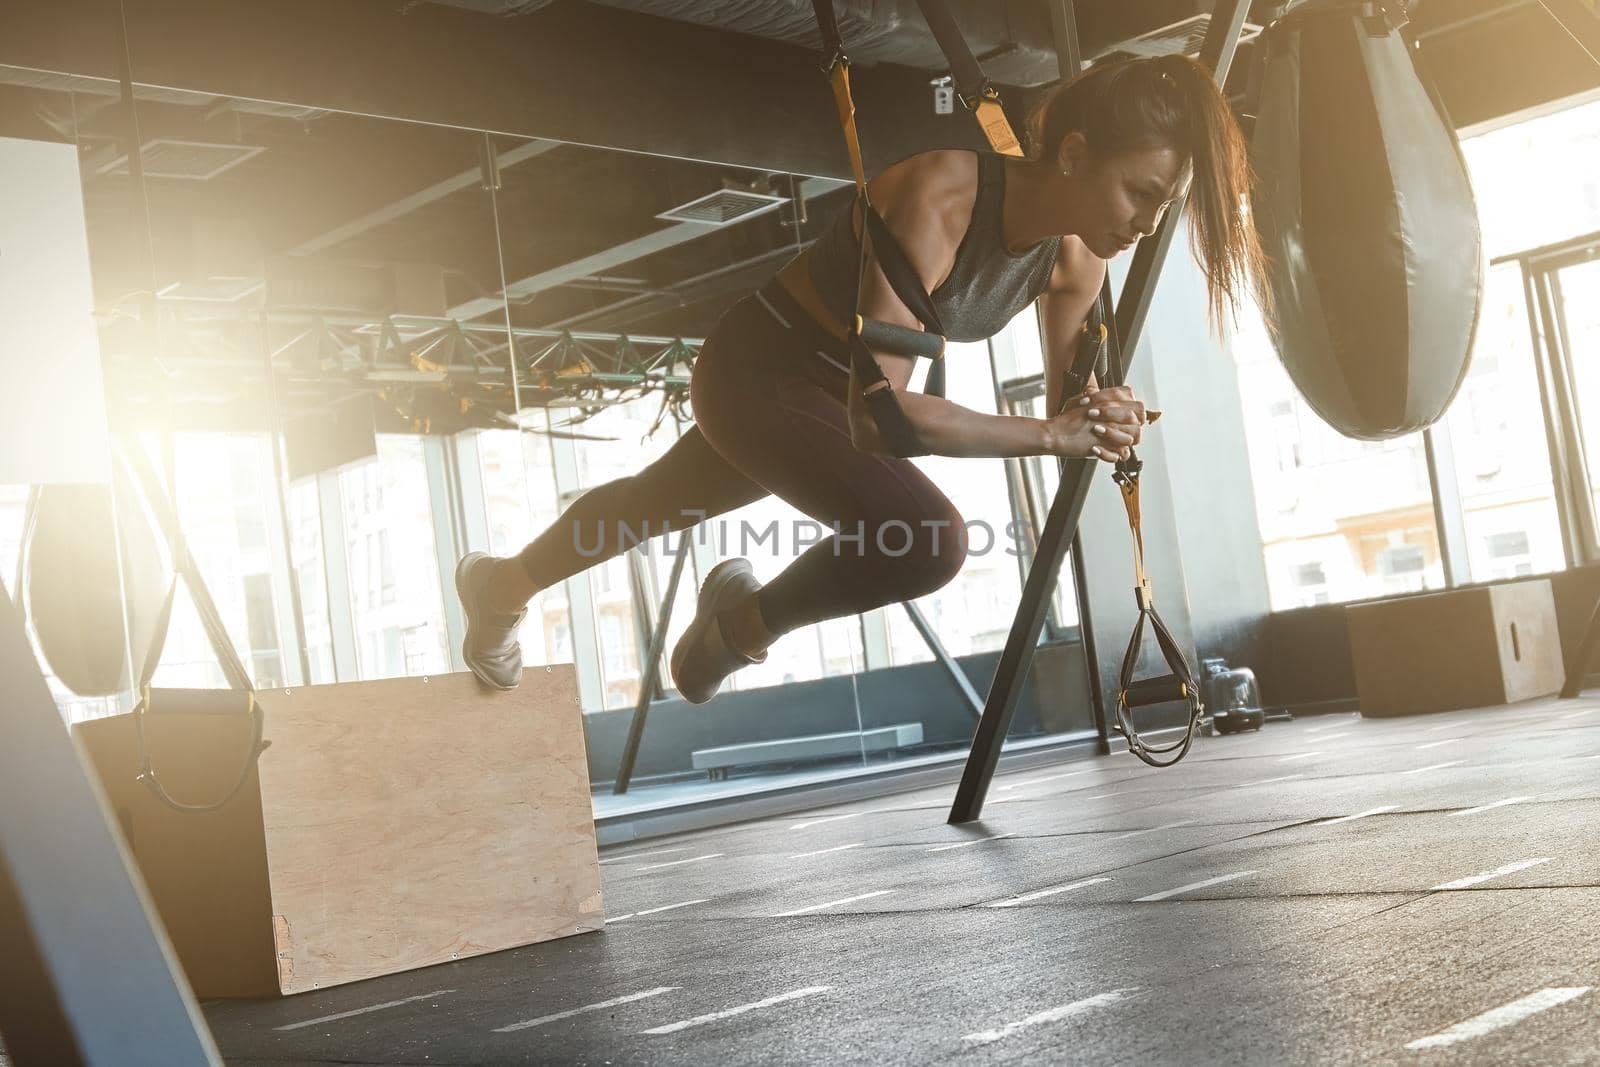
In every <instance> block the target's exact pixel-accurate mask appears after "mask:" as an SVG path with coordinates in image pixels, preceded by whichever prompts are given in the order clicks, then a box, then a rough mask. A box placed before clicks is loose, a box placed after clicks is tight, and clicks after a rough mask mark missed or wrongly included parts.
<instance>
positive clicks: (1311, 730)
mask: <svg viewBox="0 0 1600 1067" xmlns="http://www.w3.org/2000/svg"><path fill="white" fill-rule="evenodd" d="M1349 725H1350V724H1349V723H1346V722H1325V723H1323V724H1322V725H1321V726H1307V727H1306V733H1308V734H1320V733H1321V732H1322V731H1324V730H1337V729H1339V728H1340V727H1343V726H1349Z"/></svg>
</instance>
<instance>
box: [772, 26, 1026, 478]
mask: <svg viewBox="0 0 1600 1067" xmlns="http://www.w3.org/2000/svg"><path fill="white" fill-rule="evenodd" d="M919 4H920V6H921V7H922V11H923V15H924V16H925V17H926V18H927V20H928V25H929V27H930V28H931V29H932V30H933V33H934V36H935V37H936V38H937V39H938V41H939V47H940V48H941V49H942V50H943V51H944V53H945V57H946V59H948V60H949V62H950V67H951V73H952V75H953V76H954V78H955V80H956V83H957V86H958V89H959V92H960V95H961V99H962V102H963V103H964V104H965V105H966V106H967V107H968V108H969V109H971V110H972V111H973V113H974V114H975V115H976V116H977V119H978V123H979V125H980V126H981V127H982V128H983V131H984V136H985V137H986V138H988V140H989V143H990V145H991V146H992V147H993V148H994V150H995V151H996V152H1000V153H1002V154H1004V155H1012V156H1020V155H1022V149H1021V147H1020V146H1019V145H1018V143H1017V139H1016V137H1015V135H1013V134H1012V132H1011V127H1010V124H1009V123H1007V122H1006V118H1005V112H1004V111H1003V110H1002V108H1001V106H1000V94H999V93H998V92H996V91H995V89H994V87H993V86H992V85H991V84H990V83H989V81H988V79H986V78H985V77H984V76H983V69H982V68H981V67H980V66H979V65H978V61H977V60H976V59H974V58H973V56H972V52H971V50H970V49H968V48H967V45H966V41H965V40H964V39H963V38H962V37H961V32H960V29H959V28H958V27H957V26H956V24H955V21H954V20H953V19H952V18H951V17H950V12H949V10H948V9H946V7H945V5H944V4H943V2H942V0H919ZM811 6H812V9H813V10H814V11H815V12H816V17H817V28H818V30H819V31H820V32H821V34H822V69H823V71H824V72H825V73H826V74H827V75H828V81H829V82H830V83H831V84H832V86H833V99H834V105H835V107H836V108H837V109H838V113H839V126H840V128H841V129H842V130H843V131H844V139H845V147H846V148H847V149H848V151H849V153H850V170H851V173H852V175H853V177H854V178H855V185H856V197H855V204H854V206H853V207H852V208H851V211H852V214H853V213H854V212H855V211H857V210H859V211H860V213H861V255H860V259H859V261H858V263H857V268H856V301H855V310H854V312H853V313H852V315H851V319H852V321H851V322H849V323H847V324H846V329H845V338H844V340H845V344H846V345H847V347H848V348H849V351H850V362H851V365H852V366H853V368H854V369H855V373H856V378H857V381H858V382H859V383H860V385H861V393H862V397H863V399H864V400H865V401H866V404H867V410H868V411H869V412H870V413H871V415H872V420H873V423H874V424H875V425H876V426H877V428H878V433H879V435H880V436H881V437H882V438H883V441H884V443H885V444H886V445H887V446H888V449H889V451H890V453H891V454H893V455H896V456H902V457H910V456H921V455H927V453H928V449H927V447H926V446H925V445H924V444H923V443H922V442H921V440H919V439H918V437H917V433H916V430H915V429H914V428H913V427H912V425H911V422H910V420H909V419H907V418H906V415H905V411H904V410H903V409H902V408H901V407H900V402H899V400H898V399H897V398H896V396H895V391H894V388H893V387H892V386H891V384H890V383H889V380H888V378H887V377H886V376H885V375H884V373H883V368H882V367H880V366H879V365H878V361H877V360H876V359H875V358H873V355H872V351H873V349H876V350H878V351H883V352H892V353H895V354H896V355H905V356H923V357H926V358H928V359H931V360H932V361H933V365H932V366H931V367H930V368H928V378H927V382H926V384H925V385H924V387H923V392H925V393H927V394H929V395H932V396H941V397H942V396H944V393H945V374H944V362H943V357H944V346H945V330H944V325H943V324H942V323H941V322H940V320H939V312H938V309H937V308H935V307H934V304H933V298H932V297H931V296H929V295H928V290H927V289H926V288H924V287H923V285H922V280H921V279H920V278H919V277H918V276H917V272H916V269H915V268H914V267H912V265H911V263H910V261H909V260H908V259H907V258H906V254H905V251H904V250H903V249H902V248H901V247H900V243H899V242H898V241H896V240H895V239H894V235H893V234H892V233H890V232H889V227H888V225H887V224H886V223H885V222H884V221H883V216H882V215H880V214H879V213H878V210H877V208H875V207H873V205H872V202H871V200H870V198H869V197H868V195H867V176H866V167H865V165H864V164H863V162H862V159H861V142H860V139H859V137H858V136H857V133H856V118H855V101H854V99H853V98H852V96H851V93H850V59H849V57H848V56H846V55H845V52H844V40H843V38H842V37H841V36H840V34H839V23H838V20H837V19H836V18H835V16H834V10H833V0H812V4H811ZM869 248H870V249H871V250H872V252H873V253H875V256H876V259H877V262H878V266H879V267H880V268H881V269H882V270H883V275H884V278H885V279H887V280H888V282H889V287H890V288H891V289H893V290H894V293H895V295H896V296H897V297H899V298H900V302H901V303H903V304H904V305H905V306H906V309H907V310H908V311H910V312H911V313H912V314H913V315H915V316H916V317H917V320H918V321H919V322H921V323H922V325H923V329H922V330H920V331H919V330H911V329H907V328H906V327H904V326H899V325H896V324H894V323H889V322H880V321H878V320H876V319H869V318H866V317H865V316H863V315H862V314H861V293H862V290H863V288H864V287H865V285H866V273H867V271H866V267H867V253H868V249H869ZM790 288H791V289H793V288H795V287H794V286H790ZM796 295H797V296H798V295H800V294H798V293H797V294H796ZM802 302H803V303H804V301H803V300H802Z"/></svg>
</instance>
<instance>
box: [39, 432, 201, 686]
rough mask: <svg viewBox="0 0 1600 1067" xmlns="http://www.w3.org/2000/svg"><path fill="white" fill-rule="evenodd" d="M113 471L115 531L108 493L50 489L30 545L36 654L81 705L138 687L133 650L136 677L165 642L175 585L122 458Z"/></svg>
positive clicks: (43, 493)
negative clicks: (162, 631) (163, 622)
mask: <svg viewBox="0 0 1600 1067" xmlns="http://www.w3.org/2000/svg"><path fill="white" fill-rule="evenodd" d="M136 447H137V446H136ZM113 468H114V470H115V478H116V489H117V499H116V509H115V515H116V522H115V523H113V521H112V515H113V509H112V501H111V487H110V485H109V484H107V485H48V486H45V487H44V488H43V489H41V490H40V492H39V500H38V506H37V510H36V511H35V514H34V518H33V530H32V532H31V536H30V537H29V539H28V541H27V543H26V545H25V551H26V552H27V571H26V577H25V582H26V589H27V610H28V616H29V621H31V622H32V623H33V629H34V633H35V634H36V635H37V636H38V639H39V650H40V651H41V652H43V653H44V658H45V659H46V661H48V662H49V664H50V669H51V671H53V672H54V673H55V675H56V677H57V678H59V679H60V680H61V682H62V684H64V685H65V686H66V687H67V688H68V689H71V690H72V691H73V692H74V693H77V694H78V695H79V696H110V695H112V694H114V693H120V692H125V691H126V690H128V689H129V688H131V687H132V686H134V685H135V684H137V682H138V678H137V677H130V674H129V670H128V651H129V648H128V646H131V650H132V653H133V665H132V666H133V672H134V673H135V674H137V673H138V672H140V671H141V670H142V669H143V667H144V663H145V658H146V656H147V655H148V654H149V651H150V648H151V646H152V645H153V644H154V643H155V641H156V640H158V639H159V636H160V635H158V633H157V629H158V622H159V617H160V614H161V608H162V605H163V604H164V603H165V602H166V597H167V590H168V588H169V587H170V585H171V581H172V578H171V573H172V572H171V570H170V569H169V568H168V566H167V563H166V560H165V559H164V558H163V557H162V554H161V548H160V544H159V541H158V535H157V533H156V531H155V529H154V528H153V527H152V524H151V522H150V520H149V519H148V518H147V516H146V514H145V511H144V506H143V500H142V497H141V496H140V494H139V493H138V491H137V490H136V489H135V488H134V484H133V479H131V478H130V477H128V476H127V474H126V473H124V471H123V467H122V463H121V461H120V458H119V459H118V460H117V461H116V462H115V463H114V464H113ZM119 529H120V531H121V538H120V540H121V548H122V558H121V560H120V561H119V560H118V558H117V542H118V540H119V538H118V537H117V533H116V531H117V530H119ZM119 564H120V565H119ZM119 577H120V579H121V581H119ZM124 588H126V590H127V602H126V611H127V618H128V626H127V630H128V631H129V633H130V636H129V637H128V638H124V626H123V612H124V602H123V593H122V590H123V589H124Z"/></svg>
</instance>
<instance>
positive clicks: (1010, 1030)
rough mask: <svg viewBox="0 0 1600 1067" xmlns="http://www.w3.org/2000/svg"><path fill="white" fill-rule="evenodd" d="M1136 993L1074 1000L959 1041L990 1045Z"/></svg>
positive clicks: (1129, 991) (1114, 992) (1122, 991)
mask: <svg viewBox="0 0 1600 1067" xmlns="http://www.w3.org/2000/svg"><path fill="white" fill-rule="evenodd" d="M1138 991H1139V990H1138V989H1137V988H1133V989H1113V990H1112V991H1111V992H1109V993H1101V994H1099V995H1098V996H1093V997H1086V998H1084V999H1083V1000H1075V1001H1073V1002H1072V1003H1071V1004H1063V1005H1061V1007H1059V1008H1050V1009H1048V1010H1046V1011H1041V1012H1038V1013H1037V1014H1034V1015H1030V1016H1028V1017H1027V1018H1026V1019H1018V1020H1017V1021H1016V1022H1014V1023H1007V1024H1006V1025H1004V1026H1002V1027H1001V1028H1000V1029H998V1030H982V1031H980V1032H978V1033H976V1034H966V1035H964V1036H963V1037H962V1038H961V1040H963V1041H970V1042H972V1043H973V1044H975V1045H987V1044H991V1043H993V1042H995V1041H999V1040H1000V1039H1001V1038H1003V1037H1006V1036H1008V1035H1010V1034H1014V1033H1016V1032H1017V1031H1018V1030H1021V1029H1024V1028H1026V1027H1029V1026H1038V1025H1039V1024H1040V1023H1053V1022H1060V1021H1061V1020H1062V1019H1070V1018H1072V1017H1073V1016H1074V1015H1082V1014H1083V1013H1084V1012H1086V1011H1093V1010H1094V1009H1095V1008H1104V1007H1107V1006H1108V1005H1111V1004H1115V1003H1117V1002H1118V1001H1119V1000H1126V999H1127V998H1129V997H1131V996H1132V995H1133V994H1135V993H1137V992H1138Z"/></svg>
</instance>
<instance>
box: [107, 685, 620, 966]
mask: <svg viewBox="0 0 1600 1067" xmlns="http://www.w3.org/2000/svg"><path fill="white" fill-rule="evenodd" d="M159 694H160V691H159V690H158V691H157V695H156V698H155V700H154V701H153V713H152V714H150V715H148V716H146V718H145V724H146V734H147V737H148V745H149V750H150V754H151V758H152V762H153V765H154V767H155V769H156V772H157V774H158V775H159V777H160V780H161V782H162V784H163V785H164V786H165V787H166V789H167V791H168V792H169V793H170V794H171V795H172V796H173V797H174V798H175V799H176V800H178V801H180V802H202V801H214V800H216V799H219V798H220V797H221V796H222V795H224V794H225V793H226V791H227V789H228V788H229V787H230V786H231V785H232V783H233V782H234V781H235V780H236V779H237V777H238V771H239V768H240V766H241V761H242V760H243V758H244V755H245V752H246V749H247V747H248V742H249V737H250V730H249V724H248V721H247V719H246V718H245V717H244V716H241V715H232V714H228V715H194V714H165V715H164V714H162V713H161V709H160V705H159V699H160V696H159ZM258 698H259V699H260V701H261V705H262V707H263V708H264V709H265V712H266V731H265V736H266V738H267V740H269V741H270V742H271V747H270V748H268V749H267V750H266V752H264V753H263V754H262V756H261V759H260V762H259V764H258V765H257V769H256V771H255V773H253V774H252V775H251V776H250V777H249V779H247V780H246V782H245V785H244V788H243V789H241V790H240V792H239V794H238V795H237V796H235V797H234V799H233V800H232V801H230V802H229V803H228V804H227V805H225V806H224V807H223V808H221V809H220V810H218V811H215V812H206V813H199V814H192V813H180V812H175V811H173V810H171V809H170V808H168V807H166V806H165V805H163V804H161V802H160V801H159V800H157V799H156V798H155V796H154V795H153V794H152V793H151V792H150V791H149V790H148V789H147V788H146V787H145V786H143V785H142V784H140V783H138V782H136V781H135V776H136V775H137V773H138V769H139V757H138V746H137V734H136V731H135V729H134V721H133V718H132V716H129V715H119V716H114V717H112V718H108V719H98V720H93V721H90V722H85V723H81V724H79V725H78V727H77V728H76V731H77V735H78V737H79V739H80V740H81V742H82V744H83V746H84V749H85V751H86V753H87V755H88V757H89V760H90V762H91V764H92V765H93V767H94V768H95V770H97V771H98V773H99V777H100V779H101V782H102V784H103V786H104V788H105V791H106V794H107V797H108V800H109V801H110V803H111V805H112V807H113V809H114V810H115V812H116V814H117V818H118V820H119V821H120V822H121V824H122V829H123V832H124V834H125V835H126V836H127V838H128V840H129V843H130V845H131V847H132V850H133V854H134V858H135V859H136V860H137V862H138V864H139V867H140V870H141V871H142V873H143V874H144V878H145V881H146V884H147V885H148V886H149V888H150V892H151V896H152V898H153V900H154V903H155V905H156V909H157V911H158V912H159V913H160V915H161V919H162V921H163V923H164V924H165V925H166V927H167V931H168V934H169V936H170V937H171V939H172V941H173V945H174V947H175V948H176V950H177V953H178V957H179V960H180V961H181V962H182V964H183V966H184V969H185V971H186V972H187V974H188V976H189V980H190V983H191V984H192V985H193V986H194V988H195V992H196V993H197V994H198V995H200V996H202V997H225V996H266V995H276V994H278V993H298V992H302V991H305V990H308V989H317V988H321V987H325V986H329V985H336V984H338V983H342V982H353V981H357V980H359V979H363V978H371V977H375V976H377V975H383V974H392V973H394V972H396V971H402V970H407V969H410V968H414V967H423V966H427V965H429V964H434V963H441V962H444V961H448V960H453V959H459V958H464V957H467V956H475V955H479V954H482V953H485V952H494V951H498V950H500V949H507V948H513V947H516V946H519V945H527V944H531V943H534V942H538V941H546V940H550V939H552V938H557V937H565V936H567V935H569V934H577V933H583V932H586V931H591V930H598V929H600V928H601V927H602V926H603V925H604V922H605V918H604V914H603V910H602V908H601V901H600V874H599V865H598V859H597V856H596V849H595V835H594V818H593V809H592V807H591V803H590V795H589V776H588V763H587V759H586V757H585V753H584V739H583V722H582V714H581V709H580V707H579V704H578V696H577V679H576V675H575V673H574V670H573V667H572V666H571V665H570V664H561V665H556V666H552V667H532V668H529V669H528V670H527V671H526V672H525V673H524V675H523V680H522V684H521V685H520V686H518V687H517V688H516V689H513V690H510V691H506V692H498V691H486V690H484V689H483V688H482V687H480V686H479V684H478V682H477V681H476V679H474V678H473V677H472V675H470V674H450V675H438V676H434V677H429V678H395V679H387V680H382V681H374V682H354V683H343V684H337V685H318V686H306V687H301V688H295V689H274V690H268V691H263V692H262V693H260V694H259V695H258Z"/></svg>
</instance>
